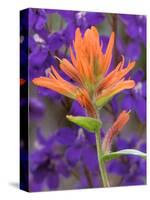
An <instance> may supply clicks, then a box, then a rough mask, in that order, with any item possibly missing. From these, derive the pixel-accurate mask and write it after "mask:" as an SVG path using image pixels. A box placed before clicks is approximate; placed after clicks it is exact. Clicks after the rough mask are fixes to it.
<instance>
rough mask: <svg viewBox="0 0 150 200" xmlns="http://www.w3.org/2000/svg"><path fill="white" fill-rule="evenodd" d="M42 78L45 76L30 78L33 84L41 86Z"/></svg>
mask: <svg viewBox="0 0 150 200" xmlns="http://www.w3.org/2000/svg"><path fill="white" fill-rule="evenodd" d="M43 78H45V77H38V78H34V79H32V82H33V84H35V85H37V86H41V84H42V82H43Z"/></svg>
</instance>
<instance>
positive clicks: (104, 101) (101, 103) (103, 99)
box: [96, 96, 112, 108]
mask: <svg viewBox="0 0 150 200" xmlns="http://www.w3.org/2000/svg"><path fill="white" fill-rule="evenodd" d="M111 98H112V96H110V97H109V96H106V97H101V98H99V99H97V100H96V106H97V107H98V108H102V107H103V106H104V105H105V104H107V103H108V101H110V100H111Z"/></svg>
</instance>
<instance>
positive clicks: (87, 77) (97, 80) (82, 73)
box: [33, 26, 135, 116]
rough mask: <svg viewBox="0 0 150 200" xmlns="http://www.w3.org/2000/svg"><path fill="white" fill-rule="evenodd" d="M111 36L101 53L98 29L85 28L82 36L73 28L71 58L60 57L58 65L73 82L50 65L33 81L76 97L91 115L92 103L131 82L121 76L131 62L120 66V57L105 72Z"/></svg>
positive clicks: (98, 104)
mask: <svg viewBox="0 0 150 200" xmlns="http://www.w3.org/2000/svg"><path fill="white" fill-rule="evenodd" d="M114 37H115V34H114V32H112V34H111V36H110V39H109V42H108V45H107V48H106V52H105V53H103V51H102V43H101V42H100V41H99V33H98V31H97V29H96V28H95V27H94V26H92V27H91V28H90V29H87V30H86V31H85V33H84V36H83V37H82V34H81V32H80V29H79V28H77V29H76V33H75V41H74V42H73V47H74V49H72V48H71V47H70V57H71V62H69V61H68V60H67V59H65V58H63V59H62V60H60V69H61V70H62V71H63V72H64V73H65V74H66V75H68V76H69V77H70V78H71V79H72V80H73V81H74V84H72V83H70V82H68V81H66V80H64V79H63V78H62V77H61V76H60V75H59V74H58V73H57V71H56V70H55V69H54V67H53V66H52V67H51V69H50V70H49V77H39V78H35V79H33V83H34V84H36V85H38V86H42V87H46V88H49V89H52V90H54V91H56V92H58V93H60V94H63V95H64V96H67V97H69V98H72V99H76V100H77V101H79V103H80V104H81V105H82V106H83V107H85V109H86V111H87V112H88V114H89V115H90V116H95V114H96V113H95V107H99V108H100V107H102V106H103V105H104V104H105V103H106V102H108V101H109V100H110V99H111V98H112V97H113V96H114V95H115V94H117V93H119V92H120V91H122V90H124V89H131V88H133V87H134V85H135V83H134V81H133V80H124V79H125V78H124V77H125V76H126V74H127V73H128V72H129V71H130V70H131V69H132V68H133V67H134V65H135V62H131V63H129V64H128V66H127V67H126V68H124V57H123V59H122V61H121V62H120V63H119V64H118V65H117V67H116V68H115V69H114V70H113V71H112V72H111V73H109V74H107V72H108V69H109V66H110V63H111V59H112V50H113V46H114Z"/></svg>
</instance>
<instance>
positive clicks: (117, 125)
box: [103, 111, 129, 152]
mask: <svg viewBox="0 0 150 200" xmlns="http://www.w3.org/2000/svg"><path fill="white" fill-rule="evenodd" d="M128 121H129V112H126V111H122V112H121V113H120V115H119V117H118V118H117V120H116V121H115V122H114V124H113V125H112V127H111V128H110V129H109V130H108V132H107V133H106V135H105V138H104V140H103V151H104V152H109V151H110V147H111V143H112V140H113V138H114V137H115V136H116V135H118V134H119V132H120V131H121V129H122V128H123V127H124V126H125V125H126V123H127V122H128Z"/></svg>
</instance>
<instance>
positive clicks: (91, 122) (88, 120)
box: [66, 115, 102, 132]
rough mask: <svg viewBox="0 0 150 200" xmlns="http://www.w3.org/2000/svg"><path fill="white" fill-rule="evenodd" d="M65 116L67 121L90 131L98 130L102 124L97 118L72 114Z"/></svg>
mask: <svg viewBox="0 0 150 200" xmlns="http://www.w3.org/2000/svg"><path fill="white" fill-rule="evenodd" d="M66 117H67V119H68V120H69V121H71V122H73V123H75V124H77V125H78V126H81V127H83V128H85V129H87V130H88V131H90V132H97V131H99V130H100V128H101V126H102V123H101V122H100V121H99V120H97V119H94V118H92V117H82V116H77V117H74V116H72V115H67V116H66Z"/></svg>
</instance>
